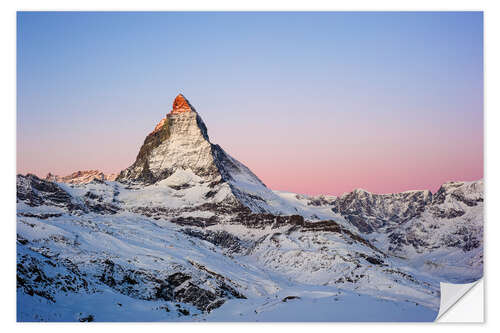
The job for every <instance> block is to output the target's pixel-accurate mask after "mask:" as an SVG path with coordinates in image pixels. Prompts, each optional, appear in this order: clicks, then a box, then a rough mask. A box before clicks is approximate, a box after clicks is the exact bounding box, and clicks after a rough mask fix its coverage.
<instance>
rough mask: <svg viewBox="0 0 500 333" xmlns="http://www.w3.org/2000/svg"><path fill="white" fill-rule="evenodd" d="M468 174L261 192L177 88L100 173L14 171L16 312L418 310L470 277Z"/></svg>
mask: <svg viewBox="0 0 500 333" xmlns="http://www.w3.org/2000/svg"><path fill="white" fill-rule="evenodd" d="M91 175H92V176H91ZM70 180H73V181H70ZM482 186H483V185H482V181H478V182H471V183H447V184H444V185H443V186H442V188H441V189H440V190H439V191H438V192H437V193H435V194H432V193H430V192H429V191H414V192H405V193H398V194H388V195H377V194H371V193H369V192H366V191H362V190H356V191H353V192H351V193H348V194H346V195H343V196H341V197H333V196H320V197H309V196H304V195H298V194H295V193H286V192H279V191H272V190H270V189H268V188H267V187H266V186H265V185H264V184H263V183H262V182H261V181H260V180H259V179H258V178H257V176H255V175H254V174H253V173H252V172H251V171H250V170H249V169H248V168H247V167H245V166H244V165H243V164H242V163H240V162H238V161H237V160H235V159H234V158H232V157H231V156H229V155H228V154H227V153H226V152H225V151H224V150H223V149H222V148H221V147H219V146H218V145H215V144H213V143H211V142H210V140H209V137H208V132H207V127H206V126H205V124H204V123H203V120H202V119H201V117H200V116H199V115H198V113H197V112H196V110H195V109H194V107H193V106H192V105H191V104H190V103H189V102H188V100H187V99H186V98H185V97H184V96H182V95H179V96H177V97H176V99H175V101H174V104H173V108H172V111H171V112H170V113H169V114H167V115H166V117H165V118H164V119H162V120H161V121H160V122H159V123H158V125H157V126H156V127H155V128H154V130H153V132H151V133H150V134H149V135H148V136H147V137H146V139H145V141H144V144H143V146H142V147H141V149H140V151H139V154H138V155H137V158H136V161H135V162H134V163H133V164H132V165H131V166H130V167H129V168H127V169H125V170H123V171H122V172H121V173H120V174H119V176H118V177H117V178H116V180H115V181H112V180H108V179H106V177H105V176H102V177H101V175H100V174H99V172H97V173H96V172H93V171H92V172H86V173H85V174H84V173H81V174H80V175H75V176H73V177H69V178H65V179H64V180H63V178H60V177H59V178H57V177H47V179H40V178H38V177H36V176H35V175H31V174H29V175H18V176H17V265H18V269H17V281H18V282H17V297H18V303H17V304H18V305H17V306H18V309H17V310H18V320H20V321H173V320H175V321H186V320H190V321H193V320H194V321H205V320H206V321H432V320H434V318H435V317H436V315H437V313H438V310H439V309H438V308H439V300H440V295H439V282H440V281H470V280H473V279H477V278H479V277H480V276H481V275H482V200H483V199H482V198H483V189H482Z"/></svg>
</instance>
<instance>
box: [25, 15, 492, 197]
mask: <svg viewBox="0 0 500 333" xmlns="http://www.w3.org/2000/svg"><path fill="white" fill-rule="evenodd" d="M178 93H182V94H184V95H185V96H186V97H187V98H188V99H189V101H190V103H191V104H192V105H193V106H194V107H195V108H196V110H197V111H198V113H199V114H200V116H201V117H202V118H203V120H204V122H205V124H206V125H207V127H208V134H209V136H210V140H211V142H213V143H216V144H219V145H221V146H222V147H223V148H224V149H225V150H226V152H228V153H229V154H231V155H232V156H233V157H235V158H236V159H238V160H239V161H241V162H242V163H244V164H245V165H247V166H248V167H249V168H250V169H251V170H252V171H253V172H254V173H255V174H256V175H257V176H258V177H259V178H260V179H261V180H262V181H263V182H264V183H265V184H266V185H267V186H268V187H270V188H272V189H276V190H284V191H291V192H297V193H305V194H333V195H339V194H342V193H345V192H349V191H351V190H353V189H355V188H363V189H365V190H368V191H371V192H375V193H392V192H400V191H406V190H416V189H430V190H431V191H433V192H434V191H436V190H437V189H438V188H439V186H440V185H441V184H442V183H444V182H447V181H457V180H466V181H469V180H476V179H480V178H483V159H484V155H483V131H484V129H483V14H482V13H481V12H458V13H457V12H420V13H411V12H407V13H403V12H388V13H385V12H372V13H363V12H354V13H351V12H318V13H316V12H306V13H300V12H295V13H292V12H288V13H279V12H268V13H266V12H256V13H249V12H239V13H236V12H232V13H231V12H222V13H218V12H206V13H203V12H202V13H197V12H188V13H186V12H166V13H165V12H164V13H161V12H152V13H148V12H141V13H132V12H122V13H110V12H101V13H82V12H69V13H61V12H60V13H50V12H42V13H29V12H19V13H18V15H17V172H18V173H22V174H25V173H35V174H37V175H39V176H45V175H46V174H47V173H48V172H52V173H54V174H59V175H66V174H69V173H71V172H74V171H77V170H86V169H99V170H102V171H103V172H105V173H111V172H119V171H120V170H122V169H125V168H127V167H128V166H129V165H131V164H132V163H133V162H134V160H135V157H136V155H137V153H138V151H139V148H140V146H141V145H142V143H143V141H144V138H145V137H146V135H147V134H148V133H150V132H151V131H152V129H153V128H154V127H155V125H156V123H158V121H159V120H160V119H161V118H163V117H164V116H165V114H166V113H168V112H170V110H171V108H172V103H173V100H174V98H175V96H176V95H177V94H178Z"/></svg>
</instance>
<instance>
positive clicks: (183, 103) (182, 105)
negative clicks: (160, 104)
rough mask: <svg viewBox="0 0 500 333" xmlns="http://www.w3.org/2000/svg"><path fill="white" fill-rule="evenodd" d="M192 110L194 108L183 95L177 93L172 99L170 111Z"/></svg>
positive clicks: (182, 111)
mask: <svg viewBox="0 0 500 333" xmlns="http://www.w3.org/2000/svg"><path fill="white" fill-rule="evenodd" d="M191 111H194V108H193V107H192V106H191V104H190V103H189V101H188V100H187V98H186V97H184V95H182V94H179V95H177V97H175V99H174V104H173V105H172V111H170V113H173V114H176V113H184V112H191Z"/></svg>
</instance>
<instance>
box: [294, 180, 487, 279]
mask: <svg viewBox="0 0 500 333" xmlns="http://www.w3.org/2000/svg"><path fill="white" fill-rule="evenodd" d="M483 192H484V189H483V181H482V180H479V181H474V182H449V183H445V184H443V185H442V186H441V187H440V188H439V190H438V191H437V192H436V193H434V194H432V193H431V192H430V191H408V192H403V193H392V194H374V193H370V192H367V191H364V190H360V189H357V190H354V191H352V192H350V193H347V194H344V195H342V196H340V197H328V198H327V197H324V196H320V197H302V198H303V200H305V202H306V203H307V205H308V206H312V207H318V208H323V209H325V208H326V209H331V210H332V211H333V212H335V213H338V214H339V215H340V216H341V217H342V218H343V219H345V221H346V222H348V223H349V224H351V225H353V226H355V227H356V229H357V231H359V232H360V233H361V234H364V235H365V237H366V238H368V239H371V240H372V241H373V242H374V243H375V244H378V246H379V247H380V248H381V249H383V250H384V251H385V252H387V253H391V254H393V255H396V256H401V257H405V258H407V259H412V261H413V263H414V264H416V265H418V267H419V268H420V269H421V270H429V271H433V274H437V275H440V276H441V277H442V278H445V279H448V281H461V282H462V283H464V282H465V281H469V280H470V281H473V280H477V279H478V278H479V277H480V276H482V265H483V258H482V253H483ZM452 271H453V272H454V273H451V274H449V273H450V272H452Z"/></svg>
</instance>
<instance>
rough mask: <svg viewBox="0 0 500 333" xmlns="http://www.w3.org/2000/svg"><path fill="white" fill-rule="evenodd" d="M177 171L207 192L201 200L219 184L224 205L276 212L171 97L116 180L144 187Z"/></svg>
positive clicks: (264, 192) (181, 100) (181, 101)
mask: <svg viewBox="0 0 500 333" xmlns="http://www.w3.org/2000/svg"><path fill="white" fill-rule="evenodd" d="M180 170H189V172H192V173H193V175H194V176H195V177H199V179H200V182H201V183H204V184H206V185H207V186H208V187H209V188H213V190H212V191H210V194H208V193H206V194H205V195H209V196H215V194H216V193H217V192H218V191H219V190H220V185H221V184H226V185H227V186H229V188H230V192H231V193H230V196H228V198H227V199H228V201H233V202H238V203H240V204H243V205H244V206H246V207H249V208H250V209H251V210H252V211H256V212H265V211H272V212H278V211H279V208H276V207H273V205H270V203H273V202H279V201H280V198H279V197H277V196H276V195H275V194H274V193H273V192H272V191H271V190H269V189H268V188H267V187H266V186H265V185H264V184H263V183H262V181H261V180H260V179H259V178H258V177H257V176H256V175H255V174H254V173H252V172H251V171H250V170H249V169H248V168H247V167H246V166H244V165H243V164H242V163H240V162H238V161H237V160H235V159H234V158H232V157H231V156H229V155H228V154H227V153H226V152H225V151H224V150H223V149H222V148H221V147H220V146H219V145H215V144H212V143H211V142H210V140H209V137H208V132H207V127H206V126H205V123H204V122H203V120H202V119H201V117H200V116H199V115H198V113H197V112H196V110H195V108H194V107H193V106H192V105H191V104H190V103H189V101H188V100H187V99H186V98H185V97H184V96H183V95H181V94H179V95H178V96H177V97H176V98H175V100H174V103H173V106H172V110H171V112H170V113H169V114H167V115H166V117H165V118H163V119H162V120H161V121H160V122H159V123H158V124H157V125H156V127H155V129H154V130H153V132H151V133H150V134H149V135H148V136H147V137H146V139H145V140H144V144H143V145H142V147H141V148H140V150H139V154H138V155H137V158H136V161H135V162H134V164H132V165H131V166H130V167H129V168H127V169H125V170H123V171H122V172H121V173H120V175H119V176H118V177H117V179H116V180H117V181H118V182H121V183H126V184H142V185H148V184H154V183H157V182H159V181H162V180H164V179H168V178H170V177H171V176H172V175H174V174H175V173H176V172H179V171H180ZM186 186H188V185H186Z"/></svg>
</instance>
